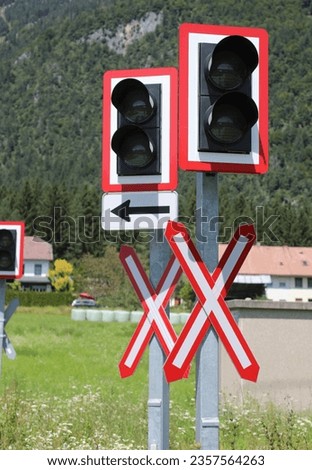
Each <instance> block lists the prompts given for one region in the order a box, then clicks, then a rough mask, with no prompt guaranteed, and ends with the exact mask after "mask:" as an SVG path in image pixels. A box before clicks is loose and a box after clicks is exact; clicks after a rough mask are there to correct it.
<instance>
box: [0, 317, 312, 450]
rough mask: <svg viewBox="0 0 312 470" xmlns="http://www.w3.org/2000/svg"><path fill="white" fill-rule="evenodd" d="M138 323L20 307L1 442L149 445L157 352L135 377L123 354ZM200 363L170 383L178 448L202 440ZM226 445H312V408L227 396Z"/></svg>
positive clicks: (173, 443)
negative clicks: (122, 364)
mask: <svg viewBox="0 0 312 470" xmlns="http://www.w3.org/2000/svg"><path fill="white" fill-rule="evenodd" d="M134 329H135V325H133V324H131V323H95V322H87V321H84V322H77V321H73V320H71V318H70V311H69V310H68V309H65V308H64V309H57V308H50V309H49V308H46V309H44V311H43V310H42V309H41V310H39V309H33V308H32V309H31V308H28V309H26V308H19V310H18V312H17V313H15V314H14V316H13V317H12V319H11V320H10V322H9V323H8V325H7V328H6V331H7V333H8V335H9V337H10V339H11V341H12V343H13V345H14V347H15V349H16V352H17V358H16V359H15V361H9V360H8V359H7V358H6V357H5V356H3V361H2V376H1V378H0V410H1V411H0V448H1V449H145V448H146V445H147V399H148V353H147V351H146V353H145V354H144V356H143V359H142V362H141V363H140V365H139V367H138V368H137V370H136V373H135V374H134V375H133V377H130V378H128V379H123V380H122V379H120V377H119V373H118V362H119V360H120V358H121V356H122V353H123V351H124V349H125V347H126V345H127V344H128V341H129V339H130V338H131V335H132V333H133V331H134ZM194 375H195V374H194V367H193V368H192V372H191V375H190V378H189V379H188V380H183V381H179V382H176V383H173V384H172V385H171V387H170V402H171V410H170V447H171V448H172V449H195V448H196V443H195V434H194V425H195V409H194V408H195V400H194V387H195V378H194ZM220 417H221V431H220V440H221V448H224V449H292V448H295V449H309V448H310V449H311V448H312V413H311V414H310V415H309V416H300V415H297V414H295V413H294V412H293V411H292V410H291V409H290V410H284V411H280V410H278V409H276V408H275V407H274V406H273V405H269V406H267V407H265V408H264V407H263V406H262V407H260V405H259V404H257V403H255V402H252V401H251V400H250V402H249V403H247V404H245V405H244V408H239V407H237V406H236V404H235V402H232V403H230V402H228V401H225V400H223V402H222V407H221V410H220Z"/></svg>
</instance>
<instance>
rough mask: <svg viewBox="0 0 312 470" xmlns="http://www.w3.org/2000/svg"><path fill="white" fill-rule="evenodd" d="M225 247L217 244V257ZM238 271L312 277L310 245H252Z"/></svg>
mask: <svg viewBox="0 0 312 470" xmlns="http://www.w3.org/2000/svg"><path fill="white" fill-rule="evenodd" d="M226 247H227V245H225V244H220V245H219V257H221V256H222V254H223V253H224V251H225V249H226ZM239 273H240V274H243V275H263V274H268V275H273V276H300V277H312V247H293V246H265V245H253V247H252V248H251V250H250V252H249V254H248V256H247V258H246V259H245V262H244V263H243V265H242V267H241V269H240V271H239Z"/></svg>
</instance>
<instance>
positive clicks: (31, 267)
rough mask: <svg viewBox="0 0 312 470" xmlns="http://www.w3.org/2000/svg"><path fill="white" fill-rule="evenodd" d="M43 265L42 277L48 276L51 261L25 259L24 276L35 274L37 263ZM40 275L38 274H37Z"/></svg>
mask: <svg viewBox="0 0 312 470" xmlns="http://www.w3.org/2000/svg"><path fill="white" fill-rule="evenodd" d="M37 264H40V265H41V267H42V268H41V277H43V278H46V277H47V276H48V271H49V267H50V265H49V261H44V260H25V264H24V276H25V277H31V276H35V265H37ZM36 277H38V275H36Z"/></svg>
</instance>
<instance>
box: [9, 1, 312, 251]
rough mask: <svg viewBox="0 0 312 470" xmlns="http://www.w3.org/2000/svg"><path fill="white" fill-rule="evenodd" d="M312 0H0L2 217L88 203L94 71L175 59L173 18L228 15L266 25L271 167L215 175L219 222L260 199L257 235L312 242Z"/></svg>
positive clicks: (189, 206) (96, 119) (96, 104)
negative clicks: (263, 230) (266, 231)
mask: <svg viewBox="0 0 312 470" xmlns="http://www.w3.org/2000/svg"><path fill="white" fill-rule="evenodd" d="M311 3H312V2H311V1H308V0H261V1H260V0H254V1H253V2H250V1H248V0H240V1H238V0H219V1H218V2H215V1H211V0H194V1H193V2H192V5H191V7H190V3H189V2H186V1H185V0H172V1H171V2H166V1H164V0H134V1H131V0H130V1H128V2H125V1H124V0H114V1H112V0H88V1H86V0H41V1H38V0H15V1H13V0H0V63H1V67H0V87H1V90H0V91H1V92H0V169H1V172H0V188H1V194H2V204H1V208H0V216H1V218H17V217H23V218H27V224H28V225H27V226H28V232H31V231H32V230H33V229H32V226H33V220H34V219H36V217H37V216H39V215H42V214H43V215H44V216H46V217H55V211H54V212H53V208H54V207H62V208H63V211H64V212H63V214H67V215H68V216H70V217H73V218H75V217H77V216H78V215H81V214H84V212H81V211H85V210H87V207H86V204H85V200H82V195H83V194H84V198H85V199H86V198H87V195H89V196H88V197H91V195H92V204H91V206H92V210H93V211H94V214H95V215H98V214H99V212H100V197H101V189H100V166H101V119H102V116H101V113H102V102H101V97H102V75H103V73H104V72H105V71H106V70H109V69H114V68H118V69H121V68H133V67H136V68H137V67H146V66H151V67H153V66H169V65H170V66H176V65H177V63H178V52H177V51H178V27H179V25H180V24H181V23H183V22H194V23H210V24H233V25H242V26H254V27H264V28H266V29H267V30H268V32H269V35H270V170H269V172H268V174H267V175H264V176H243V175H221V176H220V181H221V183H220V206H221V215H222V217H223V226H224V227H227V226H231V225H233V224H235V223H237V220H236V219H237V217H239V216H245V217H247V218H248V217H249V218H252V219H253V220H255V219H256V217H258V218H259V217H260V216H259V209H256V208H257V207H262V208H263V209H262V214H263V215H262V216H261V217H263V219H264V222H263V221H262V225H263V223H265V221H266V219H267V218H268V217H269V216H270V215H276V216H278V219H276V222H275V225H274V231H275V232H274V233H276V234H277V235H276V238H277V240H269V239H266V240H263V241H264V242H265V243H288V244H292V245H295V244H297V245H300V244H306V245H312V213H311V177H312V125H311V124H312V123H311V120H312V99H311V96H312V95H311V83H312V71H311V63H312V17H311V12H312V7H311ZM193 181H194V175H189V174H185V173H182V172H181V177H180V187H179V189H180V191H179V192H180V212H181V214H182V215H192V213H193V210H194V204H195V196H194V192H195V191H194V184H193ZM97 198H98V199H97ZM89 207H90V205H89ZM235 220H236V222H235ZM258 223H259V224H260V222H259V220H258ZM65 245H66V244H65ZM64 253H68V245H66V246H65V247H64Z"/></svg>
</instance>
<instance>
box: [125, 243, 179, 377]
mask: <svg viewBox="0 0 312 470" xmlns="http://www.w3.org/2000/svg"><path fill="white" fill-rule="evenodd" d="M120 259H121V262H122V264H123V266H124V268H125V270H126V271H127V274H128V276H129V278H130V281H131V283H132V285H133V287H134V289H135V291H136V293H137V295H138V297H139V299H140V302H141V304H142V307H143V310H144V314H143V316H142V318H141V320H140V322H139V323H138V325H137V328H136V330H135V332H134V334H133V336H132V338H131V340H130V342H129V344H128V346H127V348H126V350H125V352H124V354H123V357H122V359H121V361H120V363H119V372H120V375H121V377H123V378H124V377H129V376H130V375H132V374H133V373H134V371H135V369H136V367H137V365H138V363H139V361H140V359H141V357H142V355H143V353H144V351H145V348H146V347H147V345H148V343H149V341H150V339H151V337H152V335H153V334H154V333H155V334H156V336H157V338H158V340H159V342H160V344H161V347H162V349H163V351H164V353H165V355H166V356H168V354H169V353H170V351H171V350H172V348H173V346H174V344H175V342H176V339H177V335H176V333H175V331H174V329H173V327H172V325H171V323H170V321H169V319H168V316H167V314H166V312H165V308H166V306H167V304H168V302H169V299H170V297H171V295H172V293H173V291H174V289H175V287H176V284H177V282H178V280H179V279H180V276H181V274H182V269H181V267H180V264H179V262H178V260H177V259H176V258H175V256H172V257H171V259H170V260H169V263H168V265H167V267H166V269H165V271H164V273H163V275H162V277H161V279H160V281H159V283H158V285H157V287H156V289H155V290H154V288H153V286H152V285H151V283H150V281H149V279H148V277H147V275H146V273H145V271H144V268H143V267H142V264H141V262H140V260H139V258H138V256H137V254H136V252H135V251H134V249H133V248H131V247H129V246H122V247H121V250H120ZM187 373H188V371H187V368H186V370H185V371H184V373H183V376H184V375H187Z"/></svg>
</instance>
